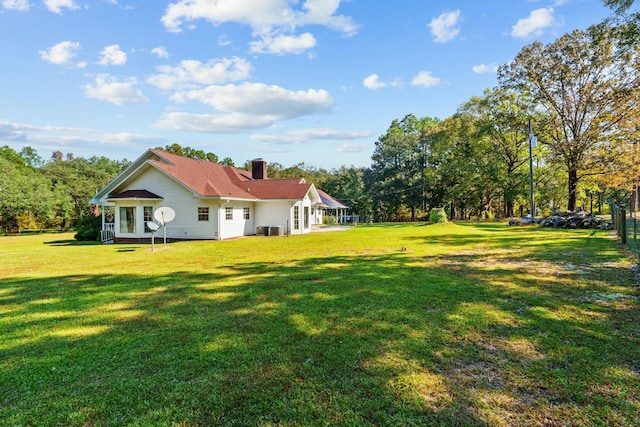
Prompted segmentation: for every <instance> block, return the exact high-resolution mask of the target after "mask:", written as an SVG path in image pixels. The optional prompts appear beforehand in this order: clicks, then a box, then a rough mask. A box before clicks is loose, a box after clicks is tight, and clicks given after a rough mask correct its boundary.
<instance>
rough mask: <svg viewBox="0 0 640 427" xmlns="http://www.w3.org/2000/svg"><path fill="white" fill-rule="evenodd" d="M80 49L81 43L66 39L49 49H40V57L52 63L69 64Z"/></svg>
mask: <svg viewBox="0 0 640 427" xmlns="http://www.w3.org/2000/svg"><path fill="white" fill-rule="evenodd" d="M78 49H80V43H78V42H72V41H64V42H60V43H58V44H55V45H53V46H51V47H50V48H49V49H47V50H41V51H40V57H41V58H42V59H44V60H45V61H47V62H51V63H52V64H58V65H64V64H68V63H69V62H70V61H71V60H72V59H73V58H74V57H75V56H76V53H77V51H78Z"/></svg>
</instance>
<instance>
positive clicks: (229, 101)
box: [154, 83, 333, 133]
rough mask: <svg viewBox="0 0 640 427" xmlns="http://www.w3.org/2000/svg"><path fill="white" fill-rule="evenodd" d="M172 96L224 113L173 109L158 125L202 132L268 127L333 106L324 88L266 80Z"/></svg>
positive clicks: (156, 124) (325, 110) (323, 110)
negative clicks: (293, 86)
mask: <svg viewBox="0 0 640 427" xmlns="http://www.w3.org/2000/svg"><path fill="white" fill-rule="evenodd" d="M172 99H173V100H174V101H177V102H187V101H198V102H201V103H203V104H206V105H210V106H212V107H213V108H215V109H216V110H218V111H219V112H220V113H219V114H218V113H216V114H190V113H185V112H172V113H168V114H165V115H164V116H163V117H162V118H161V119H160V120H158V122H156V123H155V125H154V126H155V127H158V128H162V129H173V130H193V131H198V132H219V133H227V132H242V131H250V130H255V129H261V128H265V127H268V126H271V125H273V124H274V123H275V122H277V121H278V120H287V119H293V118H297V117H302V116H306V115H310V114H317V113H324V112H327V111H328V110H330V109H331V107H332V105H333V99H332V98H331V95H329V93H328V92H327V91H325V90H322V89H320V90H315V89H309V90H306V91H302V90H299V91H291V90H288V89H284V88H282V87H280V86H267V85H265V84H262V83H243V84H241V85H233V84H228V85H225V86H208V87H206V88H204V89H198V90H192V91H186V92H179V93H176V94H175V95H174V96H173V97H172Z"/></svg>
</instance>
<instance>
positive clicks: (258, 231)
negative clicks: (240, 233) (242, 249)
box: [256, 226, 269, 236]
mask: <svg viewBox="0 0 640 427" xmlns="http://www.w3.org/2000/svg"><path fill="white" fill-rule="evenodd" d="M268 228H269V227H265V226H258V227H256V235H257V236H264V235H265V232H266V230H267V229H268Z"/></svg>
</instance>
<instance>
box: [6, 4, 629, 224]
mask: <svg viewBox="0 0 640 427" xmlns="http://www.w3.org/2000/svg"><path fill="white" fill-rule="evenodd" d="M604 2H605V4H607V5H608V6H610V7H612V8H614V9H615V10H616V12H617V13H618V15H616V18H615V19H613V18H612V19H610V20H607V21H605V22H603V23H601V24H598V25H595V26H592V27H590V28H588V29H587V30H584V31H581V30H576V31H573V32H571V33H567V34H565V35H563V36H561V37H560V38H558V39H557V40H556V41H554V42H552V43H549V44H547V45H543V44H542V43H539V42H535V43H532V44H530V45H528V46H525V47H524V48H523V49H522V50H521V51H520V52H519V53H518V55H517V56H516V57H515V58H514V60H512V61H510V62H508V63H507V64H504V65H502V66H501V67H499V69H498V86H497V87H495V88H491V89H486V90H485V91H484V93H483V94H482V95H480V96H475V97H472V98H471V99H470V100H468V101H467V102H465V103H464V104H462V105H461V106H460V107H459V108H458V110H457V111H456V112H455V114H453V115H452V116H450V117H446V118H444V119H440V118H435V117H417V116H415V115H413V114H407V115H406V116H405V117H403V118H397V119H394V120H393V121H392V122H391V124H390V126H389V128H388V129H387V131H386V132H385V133H384V134H383V135H381V136H380V137H379V138H378V139H377V141H376V142H375V148H374V151H373V154H372V157H371V161H372V163H371V166H369V167H354V166H350V167H347V166H342V167H340V168H338V169H333V170H330V171H328V170H325V169H321V168H320V169H318V168H315V167H312V166H308V165H305V164H304V163H300V164H297V165H293V166H291V167H284V166H283V165H281V164H279V163H270V165H269V176H270V177H271V178H288V177H304V178H305V179H306V180H307V181H308V182H313V183H315V184H316V186H317V187H318V188H321V189H323V190H325V191H327V192H328V193H329V194H332V195H333V196H334V197H336V198H337V199H339V200H341V201H343V202H344V203H345V204H347V205H349V206H350V212H351V213H352V214H354V215H358V216H361V217H364V218H367V219H369V218H370V219H374V220H376V221H405V220H422V219H426V218H427V217H428V214H429V212H430V210H431V209H433V208H445V210H446V211H447V213H448V215H449V217H450V218H462V219H468V218H472V217H474V218H508V217H513V216H521V215H524V214H526V213H529V209H530V208H529V206H530V200H529V191H530V187H529V174H530V167H529V159H530V158H531V163H532V164H533V168H531V169H533V175H534V178H535V179H534V192H533V194H534V200H535V205H536V210H537V213H538V214H544V213H546V212H549V211H551V210H554V209H565V208H566V209H568V210H575V209H576V208H577V207H578V206H584V207H585V208H587V209H589V210H593V206H594V203H595V205H596V207H597V209H598V210H599V211H601V210H602V209H603V206H604V207H605V209H606V202H609V201H613V202H616V203H617V204H624V203H629V201H630V200H631V199H632V198H633V197H636V198H637V194H636V193H637V188H638V177H640V134H639V132H640V89H639V88H640V42H639V40H640V35H639V34H640V31H639V30H638V28H640V26H639V25H638V22H640V17H639V16H638V15H637V14H634V13H631V12H629V10H630V6H631V5H632V4H633V1H631V0H604ZM530 130H531V131H532V132H533V134H535V137H536V139H537V141H538V144H537V145H536V146H535V147H532V148H531V152H530V141H531V139H530V137H531V133H530ZM159 148H162V149H165V150H167V151H169V152H172V153H174V154H179V155H183V156H187V157H192V158H197V159H204V160H209V161H214V162H219V163H222V164H225V165H229V166H235V165H234V163H233V161H232V160H231V159H230V158H225V159H222V160H220V159H219V158H218V156H216V155H215V154H213V153H208V152H204V151H203V150H196V149H192V148H190V147H183V146H180V145H179V144H171V145H167V146H166V147H159ZM129 164H130V162H129V161H128V160H110V159H108V158H105V157H91V158H89V159H83V158H75V157H74V156H73V154H71V153H68V154H66V155H63V153H62V152H60V151H56V152H54V153H52V156H51V158H50V159H49V160H47V161H43V160H42V159H41V158H40V157H39V156H38V155H37V153H36V151H35V150H34V149H33V148H31V147H24V148H23V149H22V150H21V151H19V152H18V151H15V150H13V149H11V148H10V147H8V146H4V147H0V226H2V228H4V229H16V228H19V229H42V228H57V229H67V228H69V227H70V226H72V225H73V224H74V223H75V222H77V221H79V220H81V219H82V218H83V217H85V216H88V215H91V213H92V208H91V206H88V205H87V202H88V200H89V199H90V198H91V197H92V196H93V195H94V194H95V192H96V191H97V190H98V189H100V188H102V187H104V186H105V185H106V184H107V183H108V182H109V181H111V180H112V179H113V178H114V177H115V176H117V175H118V174H119V173H120V172H122V171H123V170H124V169H125V168H126V167H127V166H128V165H129ZM242 166H243V167H245V168H247V169H250V161H247V162H245V164H244V165H242Z"/></svg>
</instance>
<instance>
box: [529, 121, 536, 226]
mask: <svg viewBox="0 0 640 427" xmlns="http://www.w3.org/2000/svg"><path fill="white" fill-rule="evenodd" d="M527 134H528V140H529V203H530V211H529V212H530V213H531V219H532V220H534V219H535V217H536V205H535V202H534V200H533V148H534V147H535V146H536V145H538V138H536V137H535V136H533V132H532V131H531V119H529V128H528V132H527Z"/></svg>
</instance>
